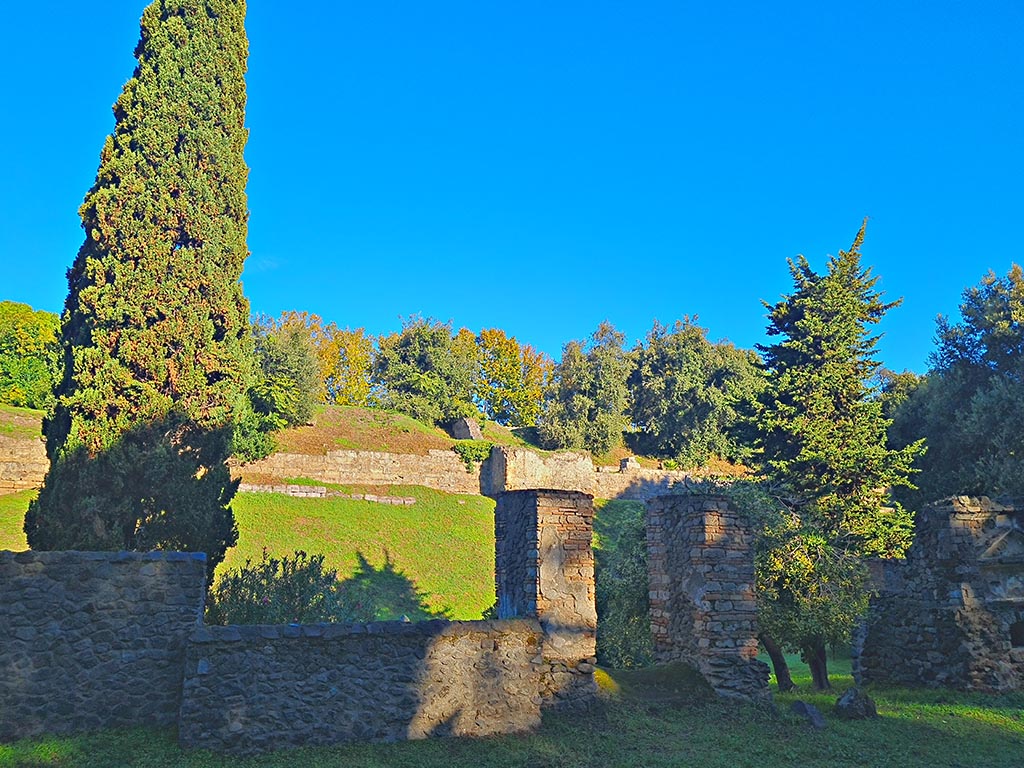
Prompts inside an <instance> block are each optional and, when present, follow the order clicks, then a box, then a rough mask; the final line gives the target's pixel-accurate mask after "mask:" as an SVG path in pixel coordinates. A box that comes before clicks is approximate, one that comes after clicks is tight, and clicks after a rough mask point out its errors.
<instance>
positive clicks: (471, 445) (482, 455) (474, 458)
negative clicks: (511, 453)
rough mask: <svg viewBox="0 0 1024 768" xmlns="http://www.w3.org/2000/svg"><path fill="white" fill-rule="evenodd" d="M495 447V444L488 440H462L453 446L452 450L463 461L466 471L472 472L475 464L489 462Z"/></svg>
mask: <svg viewBox="0 0 1024 768" xmlns="http://www.w3.org/2000/svg"><path fill="white" fill-rule="evenodd" d="M493 447H494V443H491V442H488V441H487V440H461V441H459V442H457V443H456V444H455V445H453V446H452V450H453V451H455V453H457V454H458V456H459V458H460V459H462V461H463V463H464V464H465V465H466V471H467V472H472V471H473V462H481V461H487V459H488V458H489V457H490V455H491V448H493Z"/></svg>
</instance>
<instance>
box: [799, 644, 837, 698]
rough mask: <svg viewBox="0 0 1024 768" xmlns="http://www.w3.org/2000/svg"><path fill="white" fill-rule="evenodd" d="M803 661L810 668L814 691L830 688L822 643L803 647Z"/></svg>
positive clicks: (826, 657)
mask: <svg viewBox="0 0 1024 768" xmlns="http://www.w3.org/2000/svg"><path fill="white" fill-rule="evenodd" d="M803 657H804V661H805V662H807V666H808V667H810V668H811V681H812V682H813V684H814V690H816V691H829V690H832V685H831V684H830V683H829V681H828V654H827V653H826V651H825V644H824V643H814V644H813V645H810V646H808V647H807V648H805V649H804V652H803Z"/></svg>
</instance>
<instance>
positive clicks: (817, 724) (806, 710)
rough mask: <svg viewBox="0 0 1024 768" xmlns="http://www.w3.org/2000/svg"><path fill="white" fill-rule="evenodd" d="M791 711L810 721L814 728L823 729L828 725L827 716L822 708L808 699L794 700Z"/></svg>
mask: <svg viewBox="0 0 1024 768" xmlns="http://www.w3.org/2000/svg"><path fill="white" fill-rule="evenodd" d="M789 709H790V711H792V712H793V713H794V714H797V715H799V716H800V717H802V718H803V719H804V720H806V721H807V722H808V724H809V725H811V726H812V727H814V728H817V729H819V730H820V729H822V728H824V727H825V726H826V723H825V716H824V715H822V714H821V710H820V709H818V708H817V707H816V706H814V705H813V704H808V703H807V702H806V701H799V700H798V701H794V702H793V703H792V704H791V705H790V707H789Z"/></svg>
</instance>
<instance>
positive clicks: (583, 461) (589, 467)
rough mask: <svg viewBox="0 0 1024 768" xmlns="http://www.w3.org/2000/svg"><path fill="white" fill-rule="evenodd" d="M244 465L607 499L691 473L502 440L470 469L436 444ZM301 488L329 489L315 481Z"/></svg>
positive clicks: (453, 488) (253, 470)
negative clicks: (415, 450)
mask: <svg viewBox="0 0 1024 768" xmlns="http://www.w3.org/2000/svg"><path fill="white" fill-rule="evenodd" d="M238 471H239V472H240V473H241V474H242V476H243V477H245V476H255V475H259V476H265V477H266V476H269V477H275V478H280V479H281V480H284V479H286V478H297V477H304V478H307V479H309V480H315V481H317V482H321V483H333V484H337V485H422V486H425V487H427V488H434V489H435V490H439V491H446V492H448V493H465V494H480V493H482V494H484V495H486V496H494V497H497V496H498V495H499V494H502V493H504V492H506V491H521V490H537V489H543V488H559V489H561V490H568V491H578V492H580V493H587V494H590V495H592V496H596V497H598V498H601V499H639V500H646V499H650V498H652V497H654V496H658V495H660V494H663V493H666V492H667V491H668V490H669V489H671V488H672V487H673V486H674V485H676V484H680V483H682V482H683V481H684V480H685V478H686V477H687V473H686V472H678V471H669V470H661V469H644V468H642V467H640V466H639V465H637V464H636V463H635V462H627V461H624V462H623V463H622V464H621V465H620V466H618V467H595V466H594V462H593V461H592V460H591V458H590V456H589V455H587V454H585V453H572V452H562V453H553V454H549V455H546V456H542V455H540V454H539V453H536V452H535V451H531V450H529V449H526V448H512V447H509V446H504V445H496V446H494V448H493V450H492V451H491V457H490V458H489V459H488V460H487V461H485V462H483V463H482V464H474V465H473V467H472V468H471V469H470V470H467V469H466V465H465V464H464V463H463V461H462V459H461V458H459V457H458V456H457V455H456V454H455V452H454V451H439V450H432V451H430V452H429V453H428V454H427V455H426V456H418V455H414V454H404V453H403V454H399V453H380V452H377V451H330V452H329V453H327V454H326V455H323V456H306V455H302V454H294V453H275V454H273V455H272V456H268V457H267V458H265V459H262V460H261V461H256V462H253V463H252V464H246V465H245V466H243V467H240V468H238ZM297 488H298V487H297ZM296 493H302V494H309V495H324V494H317V493H315V492H314V491H312V490H311V489H310V488H309V487H301V488H299V489H298V490H296Z"/></svg>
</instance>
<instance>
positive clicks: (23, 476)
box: [0, 435, 50, 493]
mask: <svg viewBox="0 0 1024 768" xmlns="http://www.w3.org/2000/svg"><path fill="white" fill-rule="evenodd" d="M49 468H50V462H49V460H48V459H47V458H46V446H45V445H44V443H43V441H42V440H26V439H17V438H13V437H5V436H4V435H0V493H10V492H12V491H23V490H26V489H28V488H38V487H39V486H41V485H42V484H43V476H44V475H45V474H46V471H47V470H48V469H49Z"/></svg>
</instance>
